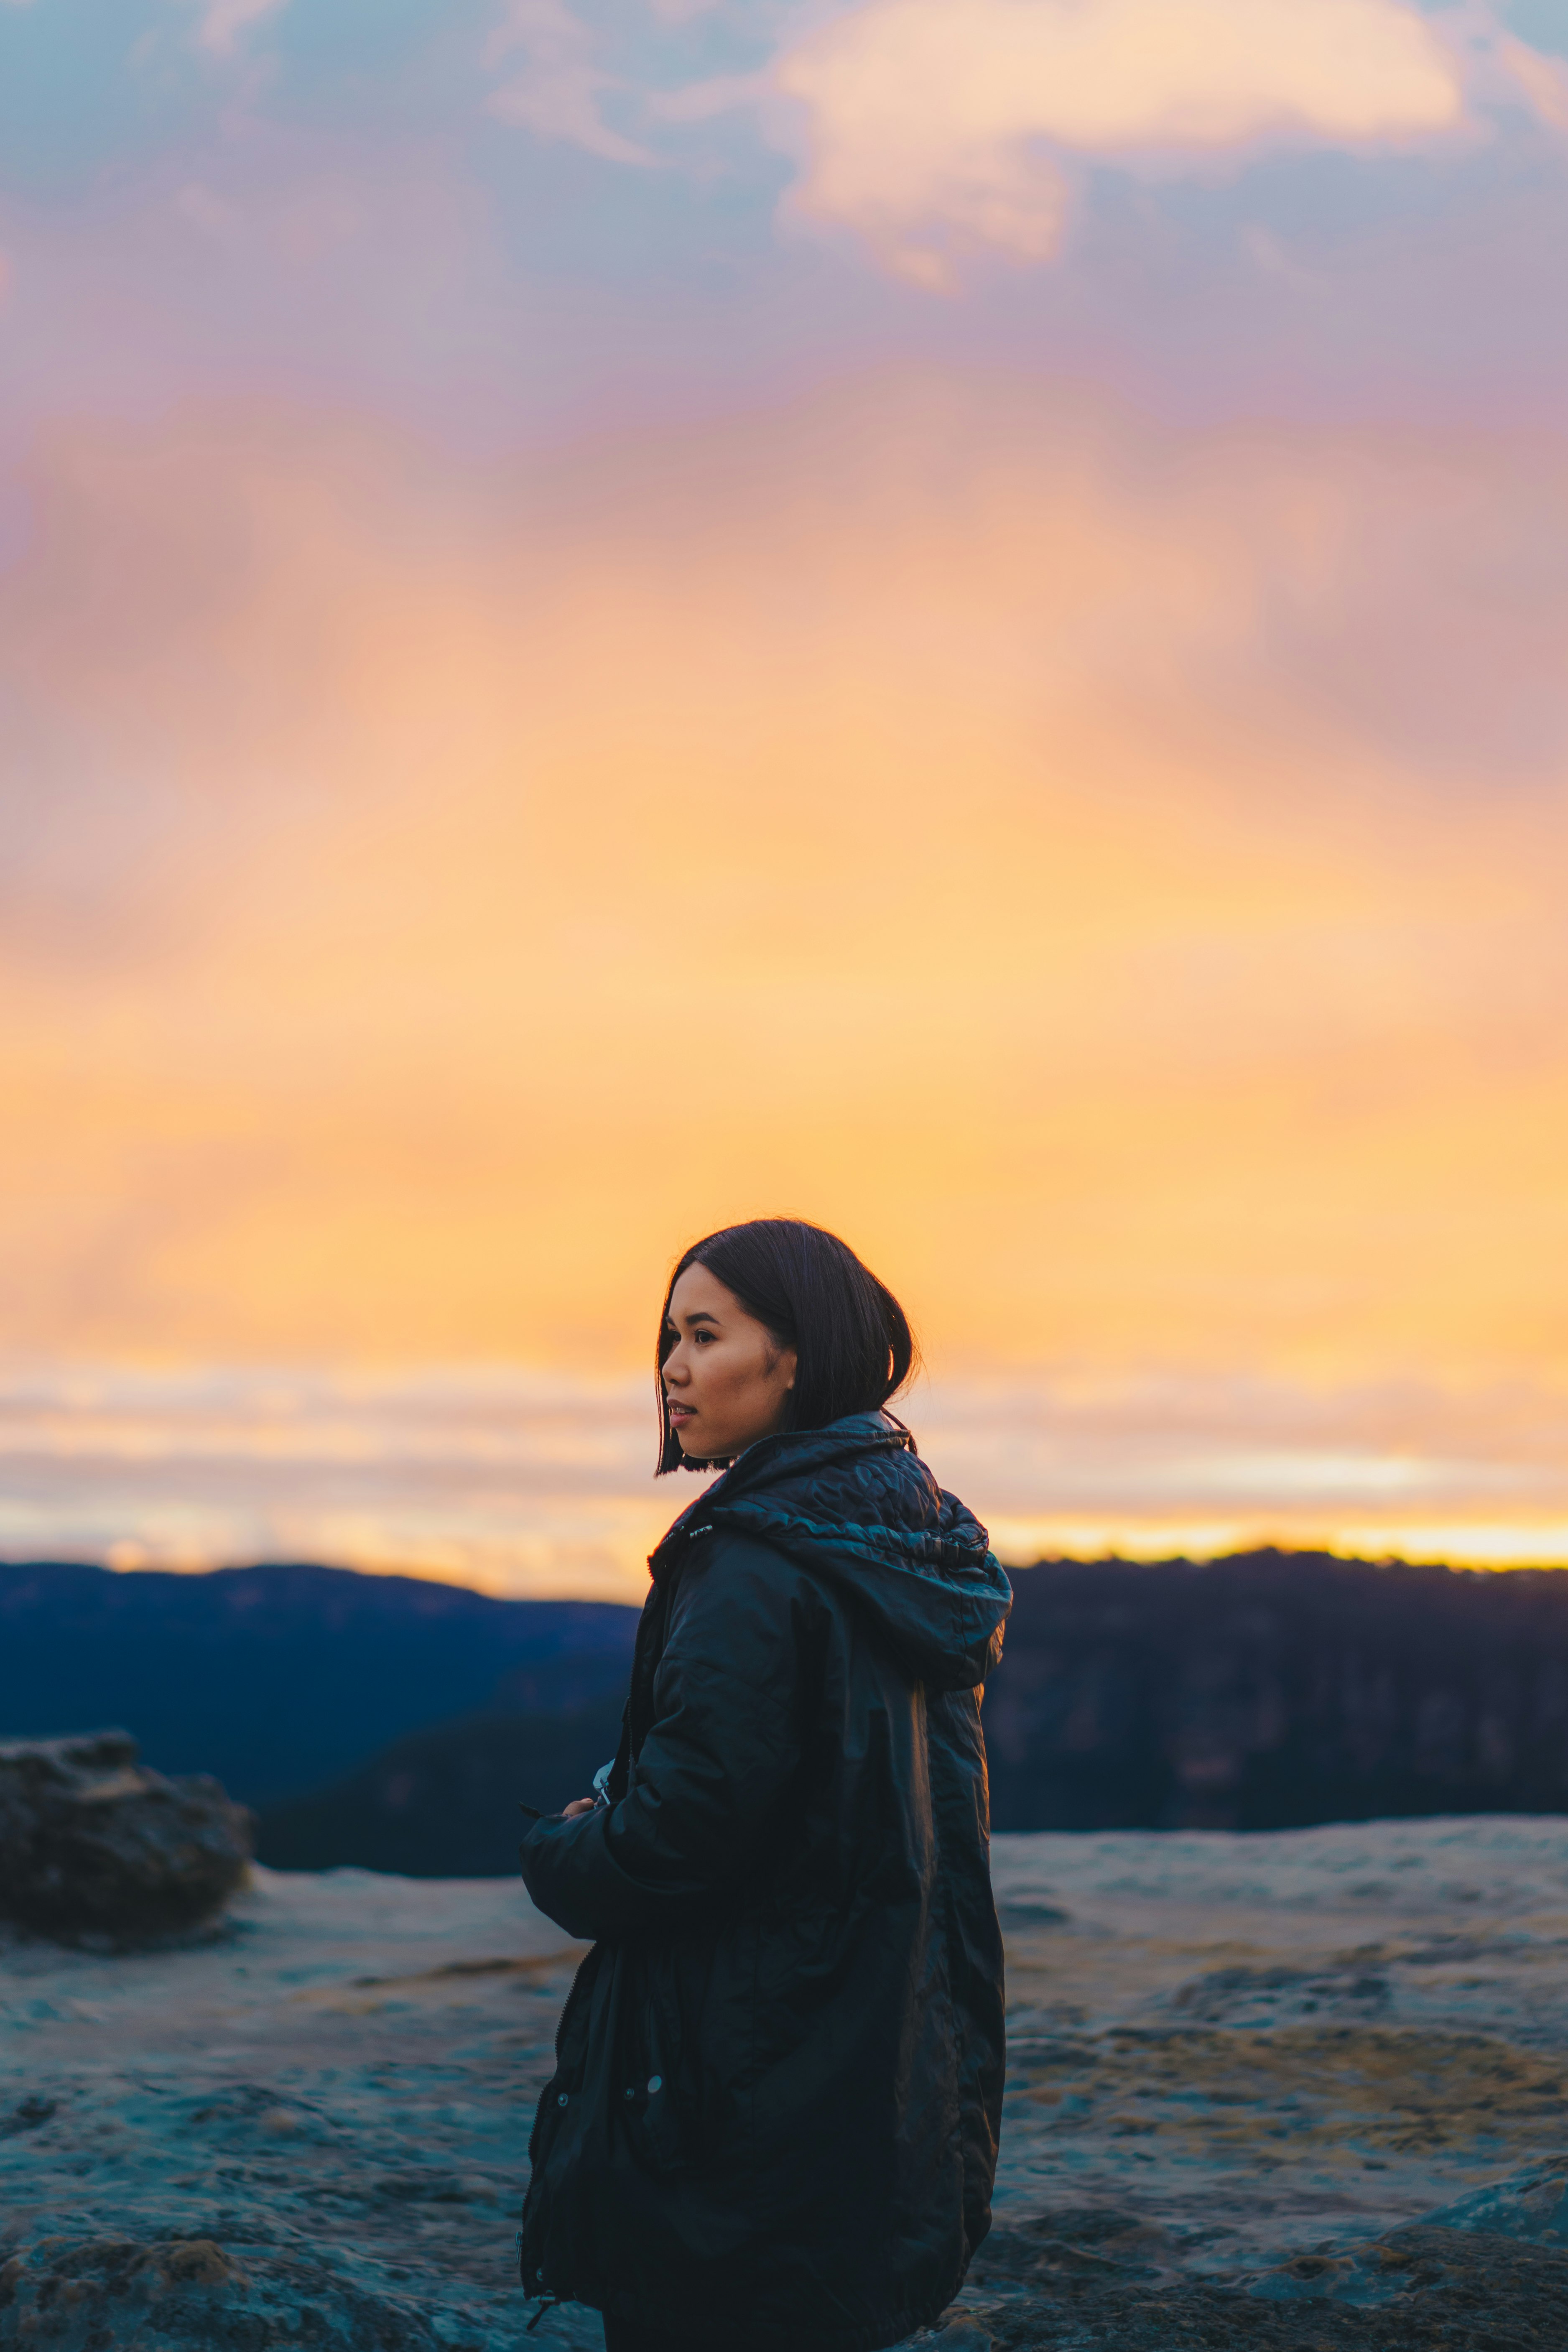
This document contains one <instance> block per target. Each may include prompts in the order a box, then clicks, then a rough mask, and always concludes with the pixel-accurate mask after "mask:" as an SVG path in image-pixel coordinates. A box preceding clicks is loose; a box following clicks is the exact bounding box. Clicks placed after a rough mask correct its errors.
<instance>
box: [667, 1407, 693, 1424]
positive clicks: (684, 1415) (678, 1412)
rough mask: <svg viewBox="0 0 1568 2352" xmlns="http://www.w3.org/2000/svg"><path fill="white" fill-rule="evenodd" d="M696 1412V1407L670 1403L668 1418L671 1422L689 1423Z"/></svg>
mask: <svg viewBox="0 0 1568 2352" xmlns="http://www.w3.org/2000/svg"><path fill="white" fill-rule="evenodd" d="M696 1410H697V1408H696V1406H695V1405H692V1404H673V1403H672V1404H671V1406H670V1408H669V1417H670V1419H671V1421H689V1420H690V1419H691V1417H692V1415H693V1413H694V1412H696Z"/></svg>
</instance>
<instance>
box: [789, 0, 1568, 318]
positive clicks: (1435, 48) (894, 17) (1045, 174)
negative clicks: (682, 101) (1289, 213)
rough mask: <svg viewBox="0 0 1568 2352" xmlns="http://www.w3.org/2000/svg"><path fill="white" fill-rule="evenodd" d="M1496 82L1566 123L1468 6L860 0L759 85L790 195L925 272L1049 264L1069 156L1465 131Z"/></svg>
mask: <svg viewBox="0 0 1568 2352" xmlns="http://www.w3.org/2000/svg"><path fill="white" fill-rule="evenodd" d="M1499 64H1501V66H1502V68H1503V69H1504V71H1503V75H1502V76H1500V74H1499V71H1498V68H1499ZM1503 78H1511V81H1512V83H1513V84H1514V85H1516V86H1517V87H1518V88H1519V89H1522V90H1523V91H1524V92H1525V94H1526V96H1527V97H1528V98H1529V100H1530V101H1531V105H1532V106H1533V107H1534V108H1535V110H1537V111H1538V112H1539V113H1541V114H1542V115H1543V116H1544V117H1546V118H1547V119H1548V120H1551V121H1557V120H1558V119H1559V117H1561V119H1563V120H1564V121H1568V77H1564V76H1563V75H1562V73H1561V69H1560V68H1557V67H1555V66H1554V65H1552V64H1551V63H1550V62H1549V61H1548V60H1546V59H1545V58H1541V57H1539V56H1538V55H1537V54H1536V52H1534V51H1533V50H1531V49H1529V48H1527V47H1525V46H1524V45H1523V44H1522V43H1521V42H1519V41H1516V40H1512V39H1511V38H1505V37H1502V36H1501V35H1500V33H1499V30H1498V27H1497V26H1496V24H1495V21H1494V20H1493V18H1492V17H1491V16H1490V15H1489V14H1487V15H1485V16H1481V17H1479V18H1475V19H1474V20H1473V21H1472V18H1471V16H1468V15H1467V16H1464V17H1463V18H1461V17H1458V16H1457V17H1455V18H1453V19H1452V20H1451V21H1448V20H1444V19H1433V18H1430V17H1427V16H1424V15H1423V14H1422V13H1421V12H1420V11H1419V10H1418V9H1416V8H1415V7H1414V6H1411V5H1405V0H1314V5H1312V6H1311V7H1310V8H1308V7H1303V6H1302V5H1300V0H1246V4H1245V5H1237V0H965V5H964V6H963V7H962V8H955V7H953V6H952V5H949V0H866V5H860V6H857V7H853V8H851V9H849V10H847V12H842V13H839V14H837V15H835V16H831V17H829V18H827V19H826V20H825V21H822V22H819V23H818V24H816V26H813V27H812V28H811V29H810V30H809V31H807V32H806V33H805V34H804V35H803V36H802V37H800V38H799V39H798V40H796V41H795V43H794V45H793V46H790V47H786V48H785V49H784V52H783V53H782V54H781V56H780V57H779V58H777V59H776V61H775V63H774V65H773V71H772V77H771V79H772V88H773V92H774V93H775V94H776V95H777V96H779V97H782V98H784V100H793V101H794V102H795V105H796V106H797V107H798V108H799V110H801V113H802V115H803V117H804V122H805V171H804V174H803V177H802V179H801V181H800V183H799V184H798V185H797V187H796V189H795V194H794V196H793V198H792V205H793V208H794V209H795V210H796V211H797V212H799V213H803V214H806V215H812V216H814V217H815V218H816V219H817V220H820V221H824V222H829V223H833V224H835V225H837V226H844V227H847V228H849V229H852V230H854V231H856V232H857V233H858V235H859V236H862V237H863V238H864V239H865V240H866V241H867V243H868V245H869V246H870V247H871V248H872V250H873V251H874V252H875V253H876V254H877V256H878V257H879V259H880V260H881V261H882V263H883V264H884V266H886V267H887V268H889V269H891V270H893V271H894V272H896V273H897V274H899V275H901V276H903V277H906V278H911V279H913V280H914V281H915V282H917V283H921V284H925V285H929V286H932V287H944V286H947V285H950V284H951V283H952V280H953V276H954V269H955V264H956V261H957V259H958V258H960V257H962V256H963V254H964V253H965V252H966V251H970V250H975V249H984V250H989V251H991V252H993V253H996V254H1000V255H1003V256H1005V257H1008V258H1010V259H1012V260H1014V261H1016V262H1022V263H1032V262H1039V261H1043V260H1046V259H1047V258H1049V257H1051V256H1052V255H1053V254H1054V253H1055V252H1056V251H1057V249H1058V247H1059V246H1060V244H1061V241H1062V237H1063V235H1064V231H1065V227H1066V224H1067V220H1068V211H1069V199H1070V194H1071V190H1072V186H1073V176H1072V166H1073V163H1074V161H1075V159H1081V158H1083V157H1087V156H1097V157H1104V158H1109V159H1112V160H1115V161H1119V162H1122V163H1138V162H1140V161H1142V162H1143V163H1148V162H1150V161H1157V162H1159V163H1162V164H1163V167H1165V168H1182V167H1183V166H1184V165H1185V166H1186V167H1187V168H1191V166H1192V164H1193V163H1202V164H1203V166H1204V168H1205V169H1212V165H1213V159H1214V158H1215V156H1219V155H1232V156H1237V155H1241V154H1245V153H1246V152H1248V151H1250V150H1255V149H1257V148H1258V147H1259V146H1260V145H1263V144H1265V143H1272V142H1278V141H1279V140H1286V141H1290V142H1300V143H1305V144H1309V145H1331V146H1340V147H1351V148H1363V147H1373V146H1389V145H1394V146H1399V145H1404V144H1407V143H1409V142H1412V141H1425V140H1429V139H1431V138H1433V137H1437V136H1444V135H1452V134H1454V133H1456V132H1462V131H1467V130H1473V127H1474V126H1473V119H1472V111H1471V104H1470V100H1471V96H1472V90H1473V89H1475V88H1478V87H1484V86H1486V85H1488V84H1490V85H1492V86H1494V87H1495V85H1496V84H1497V83H1498V81H1499V80H1500V79H1503Z"/></svg>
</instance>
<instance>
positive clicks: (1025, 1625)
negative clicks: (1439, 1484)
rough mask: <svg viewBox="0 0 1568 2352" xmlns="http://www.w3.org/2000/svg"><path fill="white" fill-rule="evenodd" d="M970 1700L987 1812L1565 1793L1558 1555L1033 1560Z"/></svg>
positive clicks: (1516, 1798) (1170, 1809)
mask: <svg viewBox="0 0 1568 2352" xmlns="http://www.w3.org/2000/svg"><path fill="white" fill-rule="evenodd" d="M1013 1585H1014V1592H1015V1596H1016V1597H1015V1606H1014V1610H1013V1615H1012V1618H1011V1620H1010V1622H1009V1623H1008V1627H1007V1643H1006V1654H1005V1658H1004V1660H1003V1664H1002V1667H1001V1670H1000V1672H999V1673H998V1674H997V1675H996V1677H995V1679H994V1682H993V1684H992V1685H991V1687H990V1690H989V1692H988V1693H987V1696H986V1701H985V1737H986V1747H987V1750H988V1753H989V1756H990V1759H991V1773H992V1798H993V1811H994V1820H995V1822H996V1826H997V1827H998V1828H999V1829H1009V1830H1039V1829H1116V1828H1122V1829H1139V1828H1170V1827H1184V1828H1213V1829H1284V1828H1290V1827H1294V1826H1302V1825H1305V1824H1307V1823H1309V1822H1329V1821H1368V1820H1373V1819H1376V1818H1380V1817H1384V1816H1390V1815H1399V1814H1421V1813H1473V1812H1562V1811H1568V1573H1565V1572H1564V1571H1563V1570H1558V1569H1542V1570H1510V1571H1509V1572H1508V1573H1507V1574H1504V1575H1495V1574H1488V1573H1486V1572H1478V1571H1460V1570H1453V1569H1447V1568H1410V1567H1406V1566H1405V1565H1403V1564H1400V1563H1393V1564H1384V1565H1374V1564H1373V1563H1371V1562H1369V1561H1366V1560H1343V1559H1332V1558H1331V1557H1329V1556H1328V1555H1326V1554H1315V1553H1300V1552H1296V1553H1288V1552H1277V1551H1261V1552H1248V1553H1242V1554H1238V1555H1237V1556H1236V1557H1234V1558H1232V1559H1221V1560H1215V1561H1213V1562H1211V1563H1208V1564H1205V1565H1201V1566H1194V1563H1193V1562H1192V1561H1190V1560H1165V1561H1161V1562H1159V1563H1157V1564H1155V1565H1152V1566H1150V1565H1145V1564H1143V1563H1135V1562H1132V1561H1128V1560H1104V1561H1095V1562H1093V1563H1091V1564H1089V1565H1085V1564H1083V1563H1081V1562H1079V1561H1074V1560H1048V1561H1042V1562H1041V1563H1040V1564H1039V1565H1038V1566H1037V1567H1035V1568H1031V1569H1025V1570H1020V1571H1018V1572H1017V1573H1016V1575H1015V1576H1014V1579H1013Z"/></svg>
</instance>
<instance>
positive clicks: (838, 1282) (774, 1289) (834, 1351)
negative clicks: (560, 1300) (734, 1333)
mask: <svg viewBox="0 0 1568 2352" xmlns="http://www.w3.org/2000/svg"><path fill="white" fill-rule="evenodd" d="M691 1265H705V1266H706V1267H707V1268H708V1271H709V1273H710V1274H711V1275H712V1276H715V1278H716V1279H717V1280H718V1281H720V1282H721V1283H722V1284H723V1286H724V1287H725V1289H726V1290H729V1291H732V1292H733V1293H734V1295H735V1297H737V1298H738V1299H739V1300H740V1302H741V1304H742V1307H744V1308H745V1310H746V1312H747V1314H748V1315H751V1316H754V1317H755V1318H756V1320H757V1321H758V1322H759V1323H762V1324H764V1325H765V1326H766V1328H767V1329H768V1330H769V1331H770V1332H771V1333H772V1334H773V1338H774V1339H776V1340H777V1341H778V1343H779V1345H780V1347H781V1348H793V1349H795V1357H796V1365H795V1386H794V1388H793V1389H792V1390H791V1391H790V1393H789V1399H788V1406H787V1414H786V1418H785V1420H784V1422H783V1423H782V1424H781V1426H782V1427H784V1428H785V1429H826V1426H827V1424H828V1423H829V1422H830V1421H841V1420H842V1419H843V1417H844V1415H845V1414H846V1413H849V1412H878V1411H879V1409H880V1408H881V1406H883V1405H885V1404H886V1403H887V1402H888V1399H889V1397H891V1396H896V1395H897V1393H898V1391H899V1390H900V1389H901V1388H902V1387H903V1385H904V1382H905V1381H907V1380H908V1379H909V1377H910V1372H911V1371H912V1370H913V1369H914V1367H915V1365H916V1364H917V1363H918V1362H919V1360H920V1354H919V1350H918V1349H917V1348H916V1346H915V1339H914V1334H913V1332H912V1331H911V1330H910V1325H909V1318H908V1317H907V1316H906V1315H905V1313H904V1310H903V1308H902V1307H900V1305H899V1302H898V1300H897V1299H896V1298H895V1297H893V1294H892V1292H891V1291H890V1290H889V1288H888V1286H887V1285H886V1284H885V1283H881V1282H879V1281H878V1279H877V1277H876V1276H875V1275H874V1274H873V1273H872V1272H871V1271H870V1268H869V1267H868V1266H864V1265H861V1263H860V1261H859V1259H858V1257H857V1256H856V1255H855V1253H854V1251H853V1250H852V1249H851V1248H850V1247H849V1244H848V1243H847V1242H841V1241H840V1240H839V1238H838V1236H837V1234H830V1233H826V1232H825V1231H824V1230H823V1228H822V1226H820V1225H808V1224H806V1223H803V1221H802V1220H801V1219H799V1218H797V1217H757V1218H754V1219H753V1220H752V1223H750V1224H744V1225H726V1226H725V1227H724V1229H723V1231H722V1232H721V1233H717V1234H709V1235H708V1237H707V1239H706V1240H705V1241H700V1242H693V1243H692V1244H691V1247H690V1248H689V1250H688V1251H687V1252H686V1254H685V1255H684V1256H683V1257H682V1258H680V1260H679V1263H678V1264H677V1265H676V1268H675V1271H674V1273H673V1274H672V1275H671V1276H670V1277H669V1288H668V1290H667V1291H666V1292H665V1294H664V1307H663V1311H662V1312H661V1314H660V1316H659V1318H658V1355H657V1357H656V1359H655V1364H654V1377H655V1380H656V1381H657V1383H658V1416H659V1429H660V1433H661V1436H660V1444H659V1451H658V1475H659V1476H660V1477H662V1476H663V1475H664V1473H665V1472H666V1471H667V1470H683V1469H684V1470H709V1469H715V1470H721V1469H728V1468H729V1466H730V1465H729V1462H728V1461H723V1462H721V1461H718V1460H716V1459H715V1460H712V1461H706V1460H704V1461H691V1460H689V1459H688V1457H687V1455H686V1454H683V1453H682V1452H681V1449H680V1440H679V1438H678V1437H677V1435H676V1433H675V1431H674V1429H673V1428H672V1427H671V1425H670V1419H669V1400H668V1397H667V1395H666V1394H665V1387H664V1360H665V1358H666V1357H667V1356H668V1353H669V1351H670V1349H671V1348H672V1347H673V1346H674V1344H675V1336H674V1333H673V1331H672V1330H671V1328H670V1322H669V1302H670V1299H671V1297H673V1295H674V1291H675V1286H676V1284H677V1283H678V1282H679V1280H680V1277H681V1276H682V1275H683V1274H684V1273H685V1272H686V1269H687V1267H688V1266H691Z"/></svg>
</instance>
